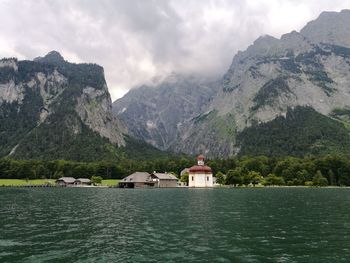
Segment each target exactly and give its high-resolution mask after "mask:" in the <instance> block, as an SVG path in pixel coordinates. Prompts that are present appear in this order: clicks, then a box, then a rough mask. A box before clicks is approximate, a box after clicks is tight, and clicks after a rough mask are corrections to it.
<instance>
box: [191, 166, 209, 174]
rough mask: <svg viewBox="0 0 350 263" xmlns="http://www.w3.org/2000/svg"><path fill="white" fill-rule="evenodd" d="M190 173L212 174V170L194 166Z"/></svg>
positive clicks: (206, 167)
mask: <svg viewBox="0 0 350 263" xmlns="http://www.w3.org/2000/svg"><path fill="white" fill-rule="evenodd" d="M189 172H190V173H211V172H212V171H211V168H210V167H209V166H206V165H193V166H192V167H191V168H190V169H189Z"/></svg>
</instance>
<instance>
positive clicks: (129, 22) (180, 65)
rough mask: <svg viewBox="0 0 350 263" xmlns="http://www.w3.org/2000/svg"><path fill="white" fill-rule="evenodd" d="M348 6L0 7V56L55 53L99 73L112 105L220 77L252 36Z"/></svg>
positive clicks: (223, 1) (109, 0)
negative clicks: (179, 79) (177, 83)
mask: <svg viewBox="0 0 350 263" xmlns="http://www.w3.org/2000/svg"><path fill="white" fill-rule="evenodd" d="M347 7H350V1H349V0H346V1H345V0H342V1H340V0H308V1H305V0H284V1H282V0H249V1H248V0H246V1H240V0H152V1H151V0H150V1H144V0H128V1H124V0H99V1H94V0H75V1H70V0H56V1H54V0H51V1H48V0H47V1H45V0H37V1H27V0H0V17H1V30H0V47H1V48H0V56H1V57H9V56H16V57H18V58H20V59H24V58H26V59H32V58H34V57H37V56H42V55H44V54H45V53H47V52H49V51H51V50H57V51H59V52H61V53H62V55H63V56H64V57H65V58H66V59H67V60H70V61H72V62H82V61H84V62H94V63H98V64H100V65H102V66H103V67H104V68H105V74H106V79H107V83H108V86H109V89H110V92H111V94H112V98H113V99H116V98H118V97H120V96H122V95H123V94H124V93H125V92H127V90H128V89H130V88H132V87H134V86H137V85H140V84H142V83H145V82H148V81H149V80H150V79H152V78H153V77H154V76H155V75H165V74H169V73H170V72H180V73H181V72H187V73H191V72H194V73H203V74H206V75H214V76H220V75H222V74H223V73H224V72H225V70H226V69H227V68H228V67H229V64H230V63H231V60H232V57H233V55H234V54H235V53H236V52H237V51H238V50H243V49H245V48H246V47H247V46H248V45H249V44H251V43H252V42H253V41H254V40H255V39H256V38H257V37H258V36H260V35H263V34H270V35H273V36H275V37H280V35H281V34H284V33H288V32H290V31H292V30H294V29H296V30H300V29H301V28H302V27H303V26H304V25H305V24H306V22H308V21H310V20H311V19H315V18H316V17H317V16H318V15H319V13H320V12H322V11H325V10H327V11H329V10H334V11H340V10H341V9H344V8H347Z"/></svg>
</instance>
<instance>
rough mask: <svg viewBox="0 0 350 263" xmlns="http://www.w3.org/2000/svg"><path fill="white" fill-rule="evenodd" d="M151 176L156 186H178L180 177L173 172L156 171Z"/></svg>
mask: <svg viewBox="0 0 350 263" xmlns="http://www.w3.org/2000/svg"><path fill="white" fill-rule="evenodd" d="M151 177H152V180H153V181H154V182H155V187H177V181H178V179H177V178H176V176H175V175H173V174H170V173H156V172H154V173H152V174H151Z"/></svg>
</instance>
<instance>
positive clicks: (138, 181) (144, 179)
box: [118, 172, 156, 188]
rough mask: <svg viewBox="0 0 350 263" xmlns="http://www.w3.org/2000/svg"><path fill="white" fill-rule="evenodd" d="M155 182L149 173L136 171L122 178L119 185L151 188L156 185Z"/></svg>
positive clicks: (122, 186)
mask: <svg viewBox="0 0 350 263" xmlns="http://www.w3.org/2000/svg"><path fill="white" fill-rule="evenodd" d="M155 183H156V182H155V181H153V180H152V178H151V175H150V174H149V173H145V172H135V173H133V174H131V175H129V176H127V177H125V178H124V179H122V180H121V181H120V182H119V184H118V186H119V187H120V188H149V187H154V185H155Z"/></svg>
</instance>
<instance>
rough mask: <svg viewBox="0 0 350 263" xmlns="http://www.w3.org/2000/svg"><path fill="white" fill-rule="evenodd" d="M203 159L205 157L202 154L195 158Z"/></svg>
mask: <svg viewBox="0 0 350 263" xmlns="http://www.w3.org/2000/svg"><path fill="white" fill-rule="evenodd" d="M204 159H205V157H204V155H203V154H201V155H198V156H197V160H204Z"/></svg>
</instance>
